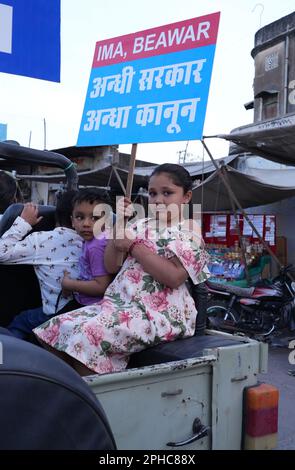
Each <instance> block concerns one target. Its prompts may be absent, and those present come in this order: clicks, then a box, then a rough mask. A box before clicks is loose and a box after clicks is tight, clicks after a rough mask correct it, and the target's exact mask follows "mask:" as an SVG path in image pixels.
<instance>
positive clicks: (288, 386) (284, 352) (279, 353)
mask: <svg viewBox="0 0 295 470" xmlns="http://www.w3.org/2000/svg"><path fill="white" fill-rule="evenodd" d="M290 352H291V350H290V349H288V348H287V347H286V345H285V347H275V346H270V348H269V358H268V372H267V374H261V375H260V376H259V380H261V381H263V382H267V383H270V384H272V385H275V386H276V387H278V389H279V392H280V401H279V438H278V446H277V449H278V450H287V449H288V450H291V449H292V450H295V376H290V375H288V371H289V370H294V371H295V365H291V364H290V363H289V361H288V355H289V353H290Z"/></svg>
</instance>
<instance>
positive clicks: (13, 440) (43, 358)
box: [0, 328, 116, 450]
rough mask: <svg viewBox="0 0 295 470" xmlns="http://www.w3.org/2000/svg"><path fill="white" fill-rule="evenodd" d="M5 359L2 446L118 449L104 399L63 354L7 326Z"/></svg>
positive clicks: (2, 343) (0, 393)
mask: <svg viewBox="0 0 295 470" xmlns="http://www.w3.org/2000/svg"><path fill="white" fill-rule="evenodd" d="M2 333H5V334H2ZM1 356H2V357H1ZM0 362H2V363H1V364H0V423H1V426H0V449H1V450H4V449H6V450H12V449H13V450H15V449H26V450H36V449H38V450H41V449H44V450H53V449H54V450H55V449H64V450H115V449H116V444H115V441H114V437H113V435H112V431H111V429H110V426H109V424H108V421H107V418H106V416H105V414H104V411H103V409H102V407H101V405H100V403H99V402H98V400H97V399H96V397H95V395H94V394H93V393H92V391H91V390H90V388H89V387H88V385H87V384H86V383H85V382H84V380H83V379H82V378H81V377H80V376H79V375H78V374H77V373H76V372H75V371H74V369H72V368H71V367H70V366H68V365H67V364H66V363H65V362H63V361H62V360H61V359H59V358H58V357H56V356H54V355H53V354H51V353H50V352H48V351H46V350H45V349H42V348H41V347H38V346H35V345H33V344H30V343H27V342H25V341H22V340H20V339H17V338H15V337H12V336H11V335H9V334H6V330H4V329H3V328H1V331H0Z"/></svg>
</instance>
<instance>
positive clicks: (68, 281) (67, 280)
mask: <svg viewBox="0 0 295 470" xmlns="http://www.w3.org/2000/svg"><path fill="white" fill-rule="evenodd" d="M61 286H62V290H63V292H64V291H65V292H66V291H68V292H70V293H71V292H72V278H71V277H70V273H69V272H68V271H64V277H63V278H62V281H61ZM63 295H64V294H63ZM67 297H68V296H67Z"/></svg>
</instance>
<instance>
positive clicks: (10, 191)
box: [0, 170, 22, 214]
mask: <svg viewBox="0 0 295 470" xmlns="http://www.w3.org/2000/svg"><path fill="white" fill-rule="evenodd" d="M14 202H22V194H21V191H20V188H19V185H18V182H17V180H16V179H15V178H14V176H13V175H12V174H11V173H9V172H7V171H2V170H0V213H1V214H2V213H3V212H5V211H6V209H7V207H9V206H10V204H13V203H14Z"/></svg>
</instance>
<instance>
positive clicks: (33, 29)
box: [0, 0, 60, 82]
mask: <svg viewBox="0 0 295 470" xmlns="http://www.w3.org/2000/svg"><path fill="white" fill-rule="evenodd" d="M0 72H5V73H11V74H14V75H24V76H26V77H32V78H40V79H42V80H49V81H52V82H59V81H60V0H0Z"/></svg>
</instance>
